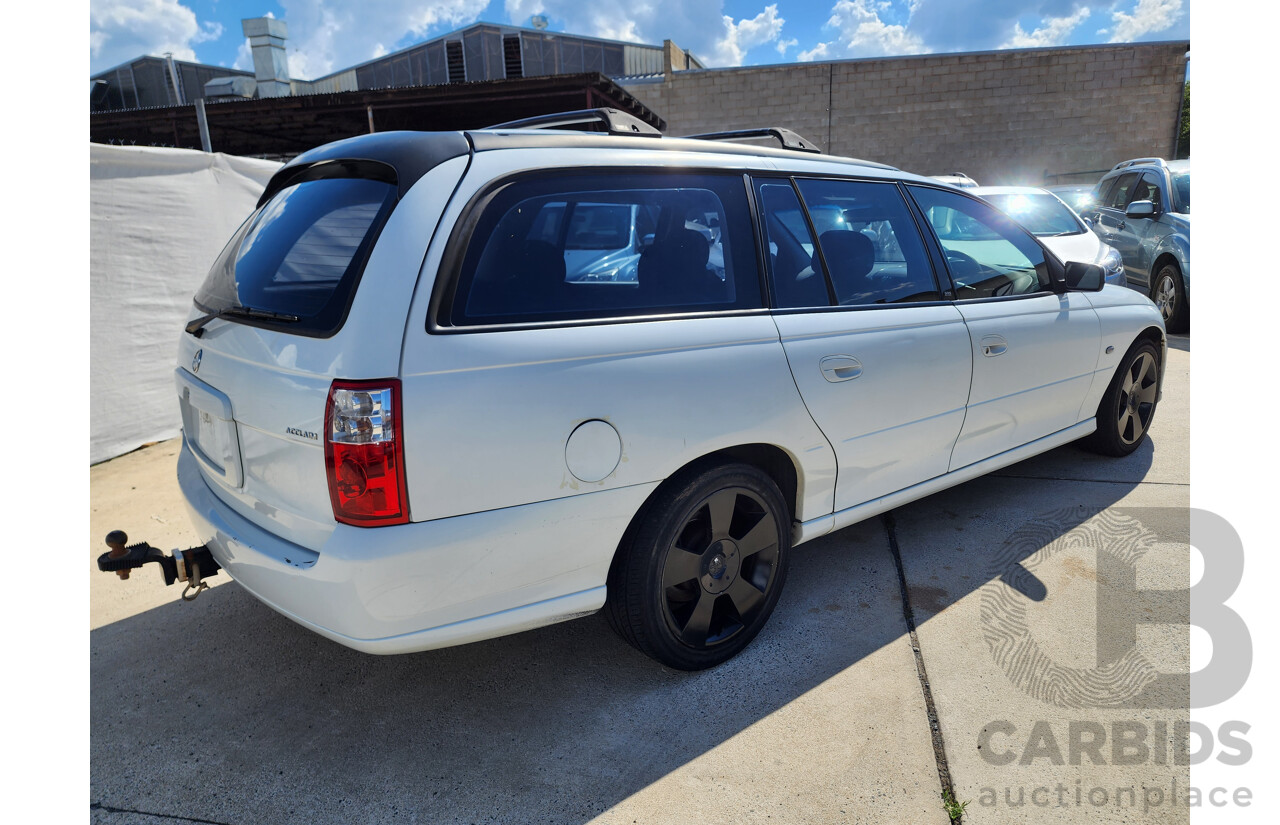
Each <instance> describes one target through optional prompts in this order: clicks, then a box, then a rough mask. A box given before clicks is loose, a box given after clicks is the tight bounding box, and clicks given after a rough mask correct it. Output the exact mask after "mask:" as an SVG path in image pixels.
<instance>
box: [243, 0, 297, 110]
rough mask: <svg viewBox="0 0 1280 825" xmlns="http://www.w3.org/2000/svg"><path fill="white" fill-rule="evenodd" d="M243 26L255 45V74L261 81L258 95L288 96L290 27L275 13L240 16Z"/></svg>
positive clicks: (251, 44)
mask: <svg viewBox="0 0 1280 825" xmlns="http://www.w3.org/2000/svg"><path fill="white" fill-rule="evenodd" d="M240 28H241V29H242V30H243V31H244V36H245V37H247V38H249V46H250V47H251V48H252V49H253V74H254V77H256V78H257V82H258V97H288V96H289V94H290V85H289V59H288V57H287V56H286V55H285V51H284V41H285V40H287V39H288V37H289V27H288V26H286V25H285V23H284V21H283V20H277V19H275V18H274V17H254V18H252V19H249V20H241V21H240Z"/></svg>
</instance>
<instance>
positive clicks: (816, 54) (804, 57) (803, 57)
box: [796, 43, 831, 63]
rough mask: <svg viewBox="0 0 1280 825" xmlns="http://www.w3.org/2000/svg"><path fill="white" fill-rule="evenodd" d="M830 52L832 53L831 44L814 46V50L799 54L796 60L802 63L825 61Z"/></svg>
mask: <svg viewBox="0 0 1280 825" xmlns="http://www.w3.org/2000/svg"><path fill="white" fill-rule="evenodd" d="M830 51H831V44H830V43H819V44H818V45H816V46H814V47H813V48H812V49H809V50H808V51H805V52H800V53H799V54H797V55H796V60H799V61H800V62H801V63H808V62H809V61H811V60H823V59H825V58H826V57H827V56H828V54H829V52H830Z"/></svg>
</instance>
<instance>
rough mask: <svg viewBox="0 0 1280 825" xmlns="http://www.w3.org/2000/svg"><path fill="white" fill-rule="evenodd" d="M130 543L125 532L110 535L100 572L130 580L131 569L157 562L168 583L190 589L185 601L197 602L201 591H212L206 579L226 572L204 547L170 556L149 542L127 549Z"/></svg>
mask: <svg viewBox="0 0 1280 825" xmlns="http://www.w3.org/2000/svg"><path fill="white" fill-rule="evenodd" d="M128 541H129V537H128V536H127V535H126V534H125V532H124V531H123V530H112V531H111V532H110V533H107V546H108V547H110V548H111V549H110V550H108V551H107V552H106V553H103V554H102V555H101V556H98V569H99V570H101V571H103V572H104V573H115V574H116V575H117V576H119V577H120V578H122V579H127V578H129V571H130V570H134V569H136V568H139V567H141V566H142V565H144V564H151V563H152V562H155V563H156V564H158V565H160V573H161V574H162V575H163V576H164V583H165V584H173V583H174V582H186V583H187V586H186V589H184V590H183V591H182V600H183V601H184V602H190V601H195V598H196V597H197V596H199V595H200V593H201V591H204V590H207V589H208V588H209V585H208V584H206V583H205V582H204V579H205V578H208V577H210V576H216V575H218V571H219V570H221V569H222V565H220V564H218V562H217V561H216V560H215V559H214V558H213V554H212V553H210V552H209V548H208V547H205V546H204V545H201V546H199V547H189V548H187V549H186V550H174V551H173V555H172V556H166V555H165V554H164V551H162V550H161V549H160V548H158V547H152V546H151V545H150V544H147V543H146V542H145V541H142V542H138V543H137V544H133V545H130V546H128V547H125V543H126V542H128Z"/></svg>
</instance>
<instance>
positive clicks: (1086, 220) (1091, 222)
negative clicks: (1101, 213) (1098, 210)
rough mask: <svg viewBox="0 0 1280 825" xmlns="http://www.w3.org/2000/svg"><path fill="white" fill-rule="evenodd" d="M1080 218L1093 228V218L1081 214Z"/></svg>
mask: <svg viewBox="0 0 1280 825" xmlns="http://www.w3.org/2000/svg"><path fill="white" fill-rule="evenodd" d="M1080 220H1082V221H1084V225H1085V226H1087V227H1089V228H1090V229H1093V218H1086V217H1085V216H1083V215H1081V216H1080Z"/></svg>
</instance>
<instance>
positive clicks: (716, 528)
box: [707, 490, 738, 540]
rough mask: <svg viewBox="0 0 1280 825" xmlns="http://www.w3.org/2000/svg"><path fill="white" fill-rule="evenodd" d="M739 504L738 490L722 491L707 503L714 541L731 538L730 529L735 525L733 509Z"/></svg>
mask: <svg viewBox="0 0 1280 825" xmlns="http://www.w3.org/2000/svg"><path fill="white" fill-rule="evenodd" d="M737 503H738V493H737V491H736V490H721V491H720V492H718V493H716V494H715V495H713V496H712V497H711V499H710V500H709V501H707V510H708V511H709V513H710V515H711V538H712V540H715V539H725V538H728V537H729V528H730V527H731V526H732V525H733V509H734V507H735V506H736V505H737Z"/></svg>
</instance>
